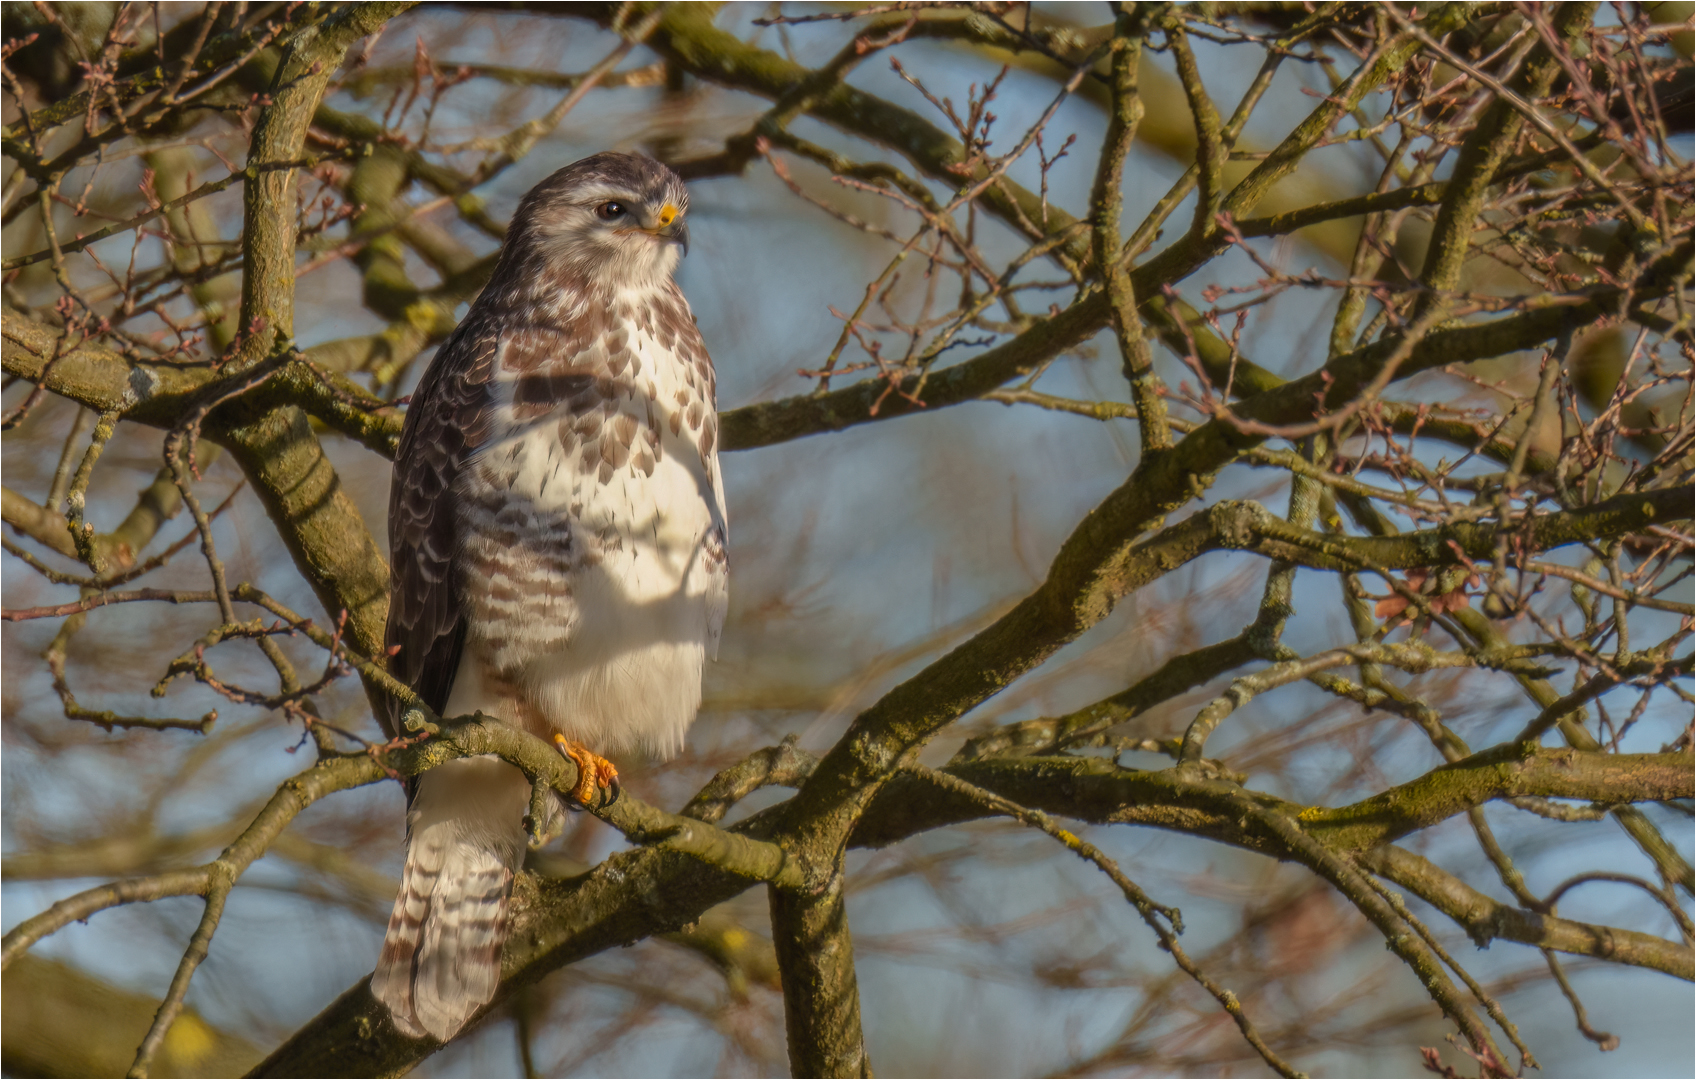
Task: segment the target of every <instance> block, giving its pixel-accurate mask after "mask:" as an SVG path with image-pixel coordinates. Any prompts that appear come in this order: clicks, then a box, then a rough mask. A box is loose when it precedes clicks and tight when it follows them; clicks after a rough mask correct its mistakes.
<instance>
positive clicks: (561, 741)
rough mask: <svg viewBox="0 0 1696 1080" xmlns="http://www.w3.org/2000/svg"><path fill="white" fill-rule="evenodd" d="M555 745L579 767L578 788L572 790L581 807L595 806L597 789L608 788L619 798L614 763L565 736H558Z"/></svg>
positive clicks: (614, 796)
mask: <svg viewBox="0 0 1696 1080" xmlns="http://www.w3.org/2000/svg"><path fill="white" fill-rule="evenodd" d="M554 745H555V746H557V747H559V752H560V753H562V754H564V755H565V756H566V757H567V758H569V759H570V760H571V763H572V764H573V765H576V766H577V786H576V787H574V788H572V789H571V797H572V798H573V799H574V800H576V801H577V802H578V803H579V804H580V805H583V806H592V805H594V799H595V790H596V789H597V788H606V789H608V790H610V791H611V792H612V794H613V798H614V799H617V798H618V792H619V783H618V770H617V769H616V768H614V767H613V763H612V762H610V761H608V760H607V759H606V758H604V757H602V756H601V755H599V754H597V753H595V752H594V751H593V750H590V749H589V748H588V747H586V746H582V745H579V744H578V743H574V742H572V741H571V740H570V739H568V738H566V737H565V736H564V735H557V734H556V735H555V736H554Z"/></svg>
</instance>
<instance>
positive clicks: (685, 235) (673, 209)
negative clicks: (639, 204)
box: [642, 202, 689, 255]
mask: <svg viewBox="0 0 1696 1080" xmlns="http://www.w3.org/2000/svg"><path fill="white" fill-rule="evenodd" d="M642 231H643V232H645V233H647V234H648V235H649V236H658V237H661V238H663V239H666V240H672V241H675V242H676V243H678V244H681V245H682V246H683V254H685V255H687V254H689V226H688V225H686V224H684V222H683V215H682V213H681V211H679V210H678V208H677V204H676V203H669V202H668V203H666V204H665V205H664V206H662V207H660V212H659V213H658V214H656V215H654V224H653V225H652V226H650V227H648V228H645V229H643V230H642Z"/></svg>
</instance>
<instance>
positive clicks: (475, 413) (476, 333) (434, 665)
mask: <svg viewBox="0 0 1696 1080" xmlns="http://www.w3.org/2000/svg"><path fill="white" fill-rule="evenodd" d="M499 343H500V334H499V332H498V328H497V327H495V326H493V325H490V324H489V323H486V322H483V321H481V320H469V319H468V320H467V321H466V322H464V323H462V324H460V327H459V329H458V330H457V331H455V333H454V335H453V336H452V337H451V338H449V339H448V341H447V342H446V343H445V344H444V345H443V346H442V347H441V349H439V350H438V351H437V353H436V355H435V357H434V358H433V359H432V360H431V362H430V367H429V369H428V370H426V371H425V373H424V378H423V379H422V380H421V381H420V382H419V384H418V389H417V390H416V391H415V392H414V393H413V396H412V404H411V406H410V407H409V408H408V409H407V414H406V423H405V426H404V427H402V429H401V437H400V449H399V452H398V453H397V454H396V455H395V467H394V480H393V484H392V486H391V488H390V490H389V567H390V570H389V619H388V625H387V627H386V629H385V633H384V643H385V644H386V645H387V647H388V648H389V650H390V652H391V656H390V657H389V670H390V672H392V673H393V674H394V675H395V677H396V678H398V679H400V680H401V681H402V682H404V683H406V684H407V685H408V686H410V687H412V688H413V689H414V690H415V691H417V693H418V696H419V697H421V698H422V699H423V700H424V703H425V704H426V705H428V706H430V708H432V709H434V710H435V711H436V712H438V713H439V712H441V711H442V709H443V708H445V707H446V705H447V702H448V694H449V692H450V691H451V690H452V689H453V679H454V674H455V672H456V671H457V670H458V668H459V658H460V653H461V651H462V650H463V649H464V645H465V614H464V607H463V604H462V597H461V585H462V583H461V580H460V576H461V575H460V571H459V568H458V560H457V558H456V556H457V553H458V547H459V535H458V534H459V521H458V514H457V512H456V506H455V500H454V498H453V492H454V488H455V485H456V484H457V482H458V479H459V474H460V470H461V469H462V468H464V466H465V463H466V461H467V460H468V459H469V457H470V455H471V454H472V453H473V452H474V451H475V450H476V449H477V448H478V447H479V446H481V445H482V443H483V442H484V440H486V439H487V438H488V434H489V430H490V421H491V416H490V407H491V406H490V381H491V379H492V377H493V374H494V360H495V353H496V350H497V348H498V346H499ZM401 712H402V706H401V703H400V702H399V701H390V703H389V708H388V710H387V715H386V716H384V717H383V720H384V728H385V730H386V731H387V732H388V734H389V735H390V737H393V736H395V735H398V734H400V715H401Z"/></svg>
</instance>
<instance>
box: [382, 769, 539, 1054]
mask: <svg viewBox="0 0 1696 1080" xmlns="http://www.w3.org/2000/svg"><path fill="white" fill-rule="evenodd" d="M515 781H516V783H515ZM528 789H529V785H528V784H527V783H526V782H525V780H524V777H523V774H521V773H519V772H518V770H517V769H514V768H513V767H512V766H510V765H507V764H505V763H503V762H501V761H498V760H494V759H467V760H462V761H457V762H451V763H449V764H448V765H445V766H442V767H440V768H437V769H434V770H431V772H429V773H428V774H426V775H425V776H424V777H423V779H422V782H421V783H420V785H419V790H418V796H417V798H416V799H415V800H414V802H413V808H412V812H411V813H410V814H409V815H408V821H409V824H410V826H411V828H410V830H409V831H410V833H411V835H410V836H409V837H408V842H407V851H406V870H405V873H404V875H403V877H402V881H401V890H400V895H399V896H397V897H396V898H395V907H394V912H393V914H391V915H390V916H389V929H388V933H387V935H386V936H385V937H384V939H383V952H382V956H381V958H380V959H379V961H378V963H377V970H376V972H375V974H373V975H372V976H371V992H372V994H373V995H375V996H376V998H377V1000H378V1001H380V1002H382V1003H383V1004H384V1005H386V1006H387V1007H388V1009H389V1012H390V1014H391V1015H392V1016H393V1017H394V1023H395V1027H396V1029H397V1030H399V1031H400V1032H401V1033H403V1034H405V1035H408V1036H410V1037H412V1038H423V1037H424V1036H425V1035H430V1036H433V1037H435V1038H436V1039H438V1040H441V1041H443V1042H446V1041H447V1040H448V1039H450V1038H452V1037H453V1036H454V1035H455V1034H456V1033H457V1032H458V1031H459V1029H460V1028H461V1027H463V1026H464V1025H465V1022H466V1021H467V1020H469V1019H470V1018H471V1016H472V1015H473V1014H474V1013H476V1012H477V1010H478V1009H481V1008H482V1007H483V1006H484V1005H486V1004H487V1003H488V1002H489V1000H490V999H491V998H492V997H494V995H495V988H496V986H497V985H498V984H499V982H500V974H501V945H502V944H503V942H504V941H505V939H506V917H507V898H508V897H509V896H510V895H511V892H512V875H513V870H514V869H515V868H516V867H517V865H518V862H519V859H520V858H521V857H522V853H523V849H524V829H523V824H522V819H523V811H524V806H525V803H526V801H527V798H528Z"/></svg>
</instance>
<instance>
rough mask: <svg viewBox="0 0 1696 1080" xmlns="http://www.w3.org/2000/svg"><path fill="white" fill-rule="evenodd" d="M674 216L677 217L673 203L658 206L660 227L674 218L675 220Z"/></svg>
mask: <svg viewBox="0 0 1696 1080" xmlns="http://www.w3.org/2000/svg"><path fill="white" fill-rule="evenodd" d="M676 218H677V207H676V205H675V204H673V203H666V204H665V205H664V206H663V207H661V208H660V228H662V229H663V228H665V227H666V226H667V225H670V224H671V223H672V222H673V221H674V220H676Z"/></svg>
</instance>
